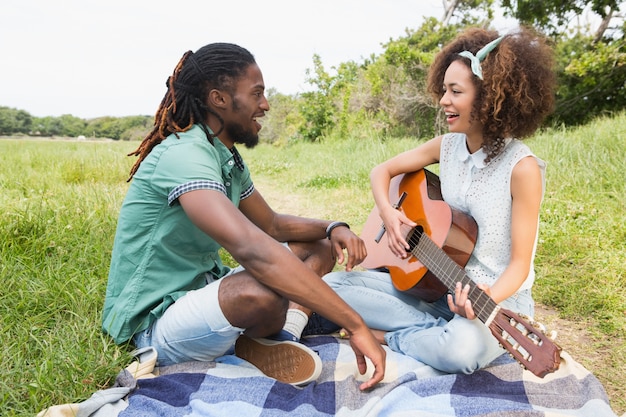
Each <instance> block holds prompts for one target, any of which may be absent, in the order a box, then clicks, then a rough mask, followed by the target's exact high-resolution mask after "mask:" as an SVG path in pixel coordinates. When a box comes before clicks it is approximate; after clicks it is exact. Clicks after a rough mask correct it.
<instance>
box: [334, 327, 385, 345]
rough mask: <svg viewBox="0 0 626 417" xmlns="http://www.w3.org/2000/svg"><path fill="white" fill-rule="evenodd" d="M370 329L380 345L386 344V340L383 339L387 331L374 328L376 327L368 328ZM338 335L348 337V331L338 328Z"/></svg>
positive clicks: (343, 337)
mask: <svg viewBox="0 0 626 417" xmlns="http://www.w3.org/2000/svg"><path fill="white" fill-rule="evenodd" d="M370 331H371V332H372V334H373V335H374V339H376V341H378V343H380V344H381V345H386V344H387V342H386V341H385V334H386V333H387V332H386V331H384V330H376V329H370ZM339 337H340V338H342V339H349V338H350V336H349V335H348V332H346V330H345V329H341V330H339Z"/></svg>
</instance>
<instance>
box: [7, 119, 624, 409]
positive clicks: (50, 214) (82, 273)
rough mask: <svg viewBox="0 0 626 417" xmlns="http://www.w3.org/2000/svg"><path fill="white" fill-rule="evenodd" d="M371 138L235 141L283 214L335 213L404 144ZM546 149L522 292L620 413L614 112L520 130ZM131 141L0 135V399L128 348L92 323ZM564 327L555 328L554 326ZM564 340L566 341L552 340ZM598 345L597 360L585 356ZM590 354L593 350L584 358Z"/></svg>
mask: <svg viewBox="0 0 626 417" xmlns="http://www.w3.org/2000/svg"><path fill="white" fill-rule="evenodd" d="M417 143H418V141H417V140H415V139H397V140H388V141H383V140H380V139H378V138H373V137H370V138H359V139H356V138H354V139H346V140H343V141H332V140H331V141H327V142H326V143H323V144H302V143H297V144H292V145H289V146H286V147H283V148H280V147H273V146H270V145H260V146H259V147H257V148H256V149H254V150H248V149H241V152H242V153H243V154H244V158H245V159H246V161H247V162H248V164H249V165H250V167H251V171H252V173H253V178H254V180H255V183H256V184H257V188H259V190H260V191H261V192H262V193H263V194H264V195H265V196H266V198H267V199H268V201H270V202H271V203H272V204H274V203H275V202H276V203H279V204H278V205H279V206H280V203H281V202H282V203H283V205H284V206H287V207H289V208H290V209H292V210H291V211H290V212H291V213H293V214H303V215H311V216H315V217H322V218H328V219H340V220H344V221H347V222H349V223H350V224H351V225H352V227H353V229H354V230H355V231H357V232H358V231H360V228H361V227H362V225H363V223H364V222H365V220H366V218H367V216H368V214H369V212H370V210H371V208H372V204H373V201H372V198H371V194H370V192H369V182H368V175H369V171H370V169H371V168H372V167H373V166H374V165H375V164H377V163H378V162H381V161H383V160H385V159H387V158H389V157H391V156H392V155H395V154H397V153H399V152H401V151H404V150H406V149H409V148H412V147H414V146H415V145H416V144H417ZM528 143H529V145H530V146H531V148H532V149H533V150H534V151H535V153H536V154H537V155H539V156H540V157H542V158H543V159H545V160H546V161H548V176H547V186H548V190H547V193H546V197H545V201H544V205H543V209H542V215H541V232H540V239H541V240H540V244H539V247H538V251H537V265H536V268H537V272H538V277H539V280H538V282H537V284H536V286H535V297H536V299H537V300H538V301H539V302H541V303H542V304H545V305H547V306H550V307H553V308H555V309H556V310H557V311H558V312H559V315H560V317H561V318H562V319H564V320H567V322H569V323H575V324H582V325H584V327H585V329H586V330H587V331H588V334H589V337H590V339H589V341H588V343H586V344H585V346H577V347H576V349H578V350H577V352H580V353H577V354H576V355H575V356H574V357H575V359H576V360H578V361H579V362H581V363H582V364H583V365H585V366H587V367H589V369H590V370H592V372H593V373H594V374H595V375H596V376H597V377H598V378H599V379H600V380H601V381H602V383H603V384H604V385H605V387H606V388H607V392H608V393H609V395H610V398H611V405H612V407H613V409H614V410H615V411H616V412H617V413H618V414H620V415H621V414H622V413H624V412H626V399H625V398H626V393H625V391H624V389H625V386H626V377H625V376H624V375H626V348H625V347H624V346H625V345H626V320H625V319H626V274H625V273H624V272H625V269H626V266H625V265H626V259H624V257H625V254H626V250H625V249H626V248H625V245H626V226H625V224H626V219H625V214H624V213H625V209H626V207H625V195H626V194H625V191H626V190H625V189H624V187H625V183H626V181H625V179H626V176H625V173H626V166H625V164H626V162H625V161H626V115H624V114H622V115H619V116H615V117H613V118H610V119H602V120H598V121H596V122H593V123H591V124H589V125H587V126H584V127H581V128H578V129H563V130H559V129H557V130H550V131H547V132H544V133H541V134H539V135H537V136H536V137H534V138H532V139H530V140H529V141H528ZM135 145H136V144H135V143H128V142H105V141H102V142H72V141H58V140H48V141H31V140H11V139H6V140H0V165H1V166H2V169H0V185H1V187H2V193H0V212H1V213H2V216H0V261H1V263H0V282H2V286H1V287H0V338H1V339H2V340H3V343H2V345H1V347H0V371H1V372H2V375H3V377H2V378H0V409H1V410H3V411H2V413H3V415H7V416H22V415H33V414H35V413H37V412H38V411H40V410H42V409H43V408H45V407H48V406H50V405H54V404H61V403H69V402H79V401H82V400H85V399H86V398H88V397H89V396H91V394H92V393H93V392H94V391H96V390H98V389H102V388H106V387H109V386H111V384H112V383H113V381H114V378H115V376H116V375H117V372H118V371H119V370H120V369H121V368H123V367H124V366H125V365H126V364H127V363H128V361H129V359H130V358H129V352H130V350H131V347H129V346H116V345H115V344H113V343H112V342H111V340H110V339H109V338H108V337H107V336H104V335H103V334H102V333H101V331H100V314H101V308H102V302H103V299H104V292H105V288H106V276H107V271H108V264H109V257H110V253H111V245H112V241H113V235H114V232H115V227H116V219H117V214H118V210H119V206H120V204H121V201H122V199H123V197H124V194H125V191H126V188H127V185H128V184H127V183H126V178H127V174H128V171H129V169H130V166H131V165H132V163H133V162H134V158H130V157H126V156H125V155H126V154H127V153H128V152H130V151H132V150H133V149H134V147H135ZM557 330H559V331H560V332H561V333H566V332H567V331H568V330H569V329H557ZM564 348H565V349H566V350H571V349H570V348H572V349H573V348H574V347H573V346H572V347H570V346H567V345H565V346H564ZM598 355H600V356H601V358H602V360H601V361H598V360H597V357H598ZM594 358H595V359H594Z"/></svg>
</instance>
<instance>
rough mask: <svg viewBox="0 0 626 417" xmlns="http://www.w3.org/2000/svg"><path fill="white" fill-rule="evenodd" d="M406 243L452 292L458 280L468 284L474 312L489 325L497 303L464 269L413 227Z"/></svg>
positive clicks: (462, 283)
mask: <svg viewBox="0 0 626 417" xmlns="http://www.w3.org/2000/svg"><path fill="white" fill-rule="evenodd" d="M408 243H409V246H410V247H411V253H412V254H413V256H415V257H416V258H417V259H418V260H419V261H420V262H421V263H422V264H424V266H425V267H426V268H428V270H429V271H430V272H432V273H433V274H434V275H435V276H436V277H437V278H438V279H439V280H440V281H441V282H442V283H443V284H444V285H445V286H446V287H448V290H450V291H451V292H454V289H455V287H456V283H457V282H460V283H461V285H462V286H463V287H464V286H465V285H469V287H470V291H469V294H468V298H469V300H470V301H471V302H472V308H473V309H474V313H475V314H476V316H477V317H478V318H479V319H480V321H482V322H483V323H485V324H487V325H489V323H490V322H491V320H492V318H493V315H494V314H495V313H496V312H497V310H498V309H499V307H498V304H496V302H495V301H493V299H492V298H491V297H489V295H487V293H485V292H484V291H483V290H481V289H480V288H478V286H477V285H476V284H475V283H474V281H472V279H471V278H470V277H468V276H467V274H466V273H465V271H464V270H463V269H462V268H461V267H460V266H459V265H458V264H457V263H456V262H454V261H453V260H452V259H451V258H450V257H449V256H448V254H447V253H446V252H445V251H444V250H443V249H441V248H440V247H439V246H437V245H436V244H435V242H433V241H432V240H431V239H430V237H429V236H428V235H427V234H426V233H422V232H421V231H418V230H417V229H413V232H411V235H410V236H409V237H408Z"/></svg>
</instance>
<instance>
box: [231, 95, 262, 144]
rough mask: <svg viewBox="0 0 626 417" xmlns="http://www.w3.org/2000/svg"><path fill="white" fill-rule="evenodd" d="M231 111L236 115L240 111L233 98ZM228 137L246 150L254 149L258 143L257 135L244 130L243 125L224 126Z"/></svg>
mask: <svg viewBox="0 0 626 417" xmlns="http://www.w3.org/2000/svg"><path fill="white" fill-rule="evenodd" d="M232 109H233V111H234V112H235V113H236V112H237V111H238V110H240V109H241V106H240V105H239V101H237V99H236V98H234V97H233V104H232ZM224 130H226V133H227V134H228V136H230V137H231V138H233V141H234V142H235V143H241V144H242V145H244V146H245V147H246V148H254V147H255V146H256V145H257V144H258V143H259V135H258V133H255V132H253V131H251V130H246V129H245V128H244V127H243V125H240V124H236V123H232V124H227V125H225V126H224Z"/></svg>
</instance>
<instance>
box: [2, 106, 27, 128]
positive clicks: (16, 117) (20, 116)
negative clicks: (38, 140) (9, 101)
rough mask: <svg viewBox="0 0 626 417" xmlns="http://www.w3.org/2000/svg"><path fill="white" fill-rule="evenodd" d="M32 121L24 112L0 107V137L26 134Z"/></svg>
mask: <svg viewBox="0 0 626 417" xmlns="http://www.w3.org/2000/svg"><path fill="white" fill-rule="evenodd" d="M32 123H33V120H32V117H31V115H30V114H28V113H27V112H25V111H24V110H18V109H12V108H9V107H3V106H0V135H14V134H18V133H21V134H28V133H29V132H30V130H31V126H32Z"/></svg>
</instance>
